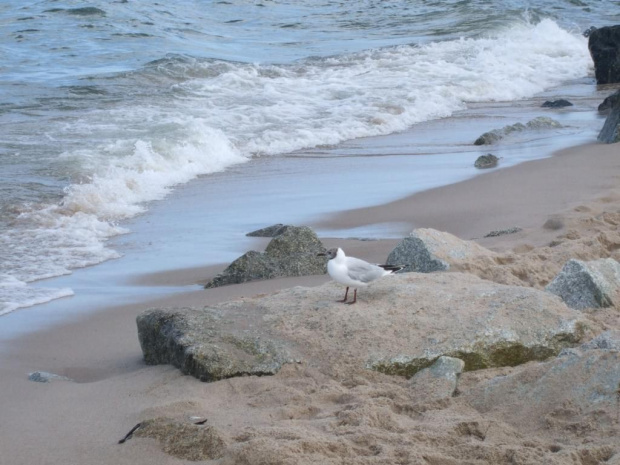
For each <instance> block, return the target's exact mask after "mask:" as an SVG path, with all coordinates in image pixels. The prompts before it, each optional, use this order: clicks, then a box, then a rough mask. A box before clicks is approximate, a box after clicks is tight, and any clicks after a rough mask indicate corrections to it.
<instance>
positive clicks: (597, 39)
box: [588, 25, 620, 84]
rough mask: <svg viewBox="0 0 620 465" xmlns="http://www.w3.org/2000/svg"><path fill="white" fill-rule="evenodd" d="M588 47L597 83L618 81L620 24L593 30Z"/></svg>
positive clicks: (619, 75)
mask: <svg viewBox="0 0 620 465" xmlns="http://www.w3.org/2000/svg"><path fill="white" fill-rule="evenodd" d="M588 48H589V49H590V55H591V56H592V61H594V74H595V76H596V83H597V84H611V83H614V82H620V25H617V26H607V27H601V28H598V29H595V30H593V31H592V32H591V33H590V37H589V39H588Z"/></svg>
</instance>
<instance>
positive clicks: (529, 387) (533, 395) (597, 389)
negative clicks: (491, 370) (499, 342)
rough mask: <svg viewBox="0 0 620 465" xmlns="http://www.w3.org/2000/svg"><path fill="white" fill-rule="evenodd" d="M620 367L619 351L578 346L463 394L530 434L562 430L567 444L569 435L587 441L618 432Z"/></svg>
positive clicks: (493, 414)
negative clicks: (588, 438)
mask: <svg viewBox="0 0 620 465" xmlns="http://www.w3.org/2000/svg"><path fill="white" fill-rule="evenodd" d="M619 366H620V352H618V351H617V350H601V349H589V350H588V349H579V350H578V349H573V350H570V351H566V352H564V353H563V354H562V355H561V356H560V357H557V358H554V359H551V360H550V361H547V362H544V363H532V364H528V365H525V366H523V367H519V368H517V369H516V370H515V371H514V372H513V373H512V374H509V375H508V376H499V377H496V378H493V379H491V380H489V381H486V382H483V383H481V384H480V385H478V386H476V387H475V388H474V389H472V390H471V391H469V392H467V393H466V395H465V396H464V397H465V399H466V400H467V401H468V403H469V404H470V405H472V406H473V407H474V408H476V409H477V410H478V411H479V412H481V413H483V414H490V415H492V416H493V417H495V418H497V419H500V420H502V421H505V422H506V423H509V424H511V425H513V426H515V427H516V428H518V429H522V430H527V431H529V432H530V433H535V432H536V431H544V434H545V435H548V434H549V432H550V431H552V432H553V431H554V430H555V431H558V432H559V435H560V436H561V437H562V438H563V439H564V440H565V441H566V442H567V443H570V436H568V435H570V434H573V435H575V437H578V438H579V440H580V441H583V442H586V441H584V439H585V438H587V436H588V435H593V436H595V437H597V438H600V437H601V436H606V435H611V436H609V437H617V421H618V419H617V417H618V386H619V385H620V370H619V369H618V367H619ZM567 436H568V437H567ZM592 463H602V461H601V462H592Z"/></svg>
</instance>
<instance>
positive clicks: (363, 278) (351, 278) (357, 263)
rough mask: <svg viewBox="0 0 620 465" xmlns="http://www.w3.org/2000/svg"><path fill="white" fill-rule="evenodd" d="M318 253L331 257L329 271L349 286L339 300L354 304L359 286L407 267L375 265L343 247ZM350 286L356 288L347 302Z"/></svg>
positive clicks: (334, 277) (335, 278)
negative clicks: (351, 298)
mask: <svg viewBox="0 0 620 465" xmlns="http://www.w3.org/2000/svg"><path fill="white" fill-rule="evenodd" d="M318 255H322V256H326V257H328V258H329V261H328V262H327V272H328V273H329V275H330V276H331V277H332V279H333V280H334V281H336V282H337V283H340V284H344V285H345V286H347V290H346V292H345V293H344V299H342V300H339V301H338V302H343V303H346V304H349V305H351V304H354V303H355V302H357V288H358V287H365V286H368V285H369V284H370V283H372V282H373V281H376V280H377V279H379V278H383V277H384V276H387V275H389V274H392V273H396V272H397V271H400V270H402V269H403V268H405V267H404V266H401V265H373V264H372V263H368V262H365V261H364V260H360V259H359V258H354V257H347V256H346V255H345V254H344V252H343V250H342V249H341V248H337V249H329V250H328V251H327V252H322V253H320V254H318ZM349 287H352V288H354V290H355V291H354V294H353V300H352V301H351V302H347V296H348V294H349Z"/></svg>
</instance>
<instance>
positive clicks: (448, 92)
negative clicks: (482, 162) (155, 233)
mask: <svg viewBox="0 0 620 465" xmlns="http://www.w3.org/2000/svg"><path fill="white" fill-rule="evenodd" d="M619 20H620V6H619V5H618V2H617V1H609V0H607V1H594V0H587V1H578V2H576V1H564V2H551V1H542V0H539V1H531V2H516V1H514V2H513V1H499V0H494V1H480V0H477V1H476V0H464V1H437V2H423V1H405V0H394V1H390V0H382V1H371V0H366V1H348V2H336V1H329V0H324V1H314V0H312V1H311V0H296V1H276V0H274V1H270V0H265V1H252V2H250V1H242V0H230V1H217V2H213V1H199V0H192V1H190V0H179V1H176V2H165V3H163V2H162V3H158V2H152V1H145V0H129V1H127V0H124V1H115V2H102V1H96V0H95V1H91V2H88V3H83V2H79V1H62V0H59V1H57V0H43V1H24V0H20V1H17V0H5V1H4V2H2V3H1V4H0V182H1V184H0V314H3V313H8V312H11V311H12V310H15V309H17V308H22V307H27V306H32V305H35V304H38V303H43V302H47V301H50V300H53V299H56V298H59V297H63V296H69V295H72V294H73V293H74V289H73V288H72V287H71V285H63V284H62V280H58V282H57V283H56V284H54V285H41V281H40V280H43V279H45V278H52V277H58V276H62V275H68V274H71V273H72V272H73V271H74V270H76V269H80V268H84V267H88V266H91V265H96V264H100V263H103V262H106V261H108V260H110V259H114V258H119V257H121V256H122V255H127V254H128V253H129V254H130V253H131V248H132V247H131V245H129V246H128V244H131V241H132V239H130V237H131V234H129V235H127V236H123V235H124V234H126V233H132V232H135V230H136V228H140V227H142V228H144V225H145V224H146V223H145V222H142V223H141V224H142V226H140V221H139V220H140V218H144V214H145V213H146V212H148V211H157V209H158V208H160V211H161V212H162V213H161V214H162V217H161V218H160V219H163V218H165V214H166V213H165V211H166V210H165V208H163V209H162V208H161V207H158V205H159V204H160V203H159V202H158V201H161V200H162V199H164V198H166V197H170V195H171V194H174V193H175V192H179V190H182V189H184V186H188V183H189V182H190V181H192V180H195V179H196V178H201V180H202V183H203V188H202V189H201V195H203V196H204V195H205V192H207V193H208V192H209V188H208V187H207V188H206V189H205V188H204V183H207V185H208V183H209V182H211V183H212V186H213V187H212V188H211V190H210V192H211V195H207V198H205V199H204V203H203V205H202V208H203V210H202V211H203V214H204V213H205V212H206V214H208V213H209V212H215V211H216V210H217V209H218V208H222V205H225V204H226V202H229V203H228V209H229V211H230V210H233V211H234V209H235V208H237V207H236V204H235V199H237V201H240V202H243V203H244V206H245V208H246V210H247V211H251V212H256V211H261V209H262V211H264V209H265V208H269V207H268V206H269V205H273V203H274V201H276V199H280V201H281V202H282V205H283V206H282V207H281V208H283V209H286V199H287V198H289V197H290V198H294V196H291V195H290V194H291V192H293V191H294V190H295V189H302V190H303V192H304V193H307V192H312V191H313V190H316V191H318V192H319V194H320V193H325V196H327V197H325V196H323V197H320V195H318V194H317V196H315V197H313V202H309V204H310V203H311V204H312V205H315V206H316V208H317V209H318V210H321V211H325V205H332V206H333V208H335V209H338V208H353V207H356V206H362V205H363V204H364V202H366V201H368V199H369V198H372V199H374V200H377V201H379V200H386V199H385V198H383V197H381V193H382V192H384V191H388V192H389V193H390V195H392V196H393V195H406V194H407V193H410V192H412V191H413V190H412V188H411V187H407V189H401V190H399V189H393V188H388V187H387V186H384V188H380V186H379V187H377V192H376V196H375V197H372V195H374V194H373V191H372V188H368V189H365V190H364V193H365V194H364V195H363V196H353V197H351V198H347V199H342V202H334V201H333V200H330V197H329V195H332V196H333V195H337V192H335V193H332V194H329V190H327V189H324V187H322V186H325V185H332V184H333V183H335V182H336V180H337V179H341V180H342V179H344V181H343V182H349V183H353V185H356V184H355V183H357V184H360V183H365V182H366V181H367V179H354V176H355V173H354V172H351V170H350V169H347V168H348V167H349V166H350V165H347V163H346V160H345V159H344V158H343V160H342V161H339V162H337V163H340V164H341V165H342V166H341V167H340V168H339V172H340V174H339V175H338V176H337V177H336V178H334V174H335V173H336V172H335V171H334V170H333V168H334V166H337V165H334V164H330V170H329V171H328V172H323V171H322V169H321V166H327V165H321V157H324V156H328V157H330V158H331V159H332V161H333V159H334V158H336V159H338V157H346V156H350V155H351V153H354V152H355V144H356V141H357V140H359V139H360V138H370V139H364V140H366V141H371V142H370V147H371V149H370V150H372V144H373V142H372V141H373V140H375V139H374V138H378V139H376V140H381V139H380V137H381V136H384V135H389V134H394V133H399V132H402V131H410V130H412V129H413V130H415V129H416V128H418V127H423V126H424V125H425V124H428V122H433V121H437V120H439V119H441V118H446V117H450V116H453V115H455V114H459V112H461V113H462V112H468V111H469V112H472V111H474V112H475V108H476V106H488V105H491V106H492V105H494V104H495V103H496V102H509V103H511V102H512V103H515V102H522V101H524V100H527V99H531V98H532V97H534V96H536V95H541V93H544V92H549V91H550V89H554V88H557V86H560V85H565V84H566V83H567V82H570V83H576V85H584V83H586V84H587V85H592V82H593V81H592V63H591V59H590V56H589V53H588V49H587V39H586V38H585V37H584V36H583V34H582V33H583V31H584V30H585V29H587V28H588V27H590V26H592V25H594V26H604V25H609V24H615V23H618V21H619ZM470 116H471V114H470ZM474 116H475V115H474ZM500 126H501V124H500ZM481 132H484V131H481ZM463 143H464V141H460V140H459V141H455V144H454V145H455V146H459V145H462V144H463ZM430 145H432V144H430ZM376 147H377V154H376V155H377V156H384V158H383V159H382V160H381V165H382V166H383V167H384V168H385V170H388V171H390V172H391V173H398V172H400V173H401V174H402V173H404V172H405V169H404V168H406V165H403V163H405V164H406V163H414V161H415V163H422V165H424V166H425V167H427V168H425V169H428V170H430V171H431V172H432V173H434V174H433V175H432V182H431V183H430V184H429V185H428V186H427V187H433V186H435V185H438V184H441V183H444V184H445V183H450V182H455V181H457V180H459V179H461V178H462V176H463V175H462V174H461V175H458V176H457V175H455V172H454V170H451V169H450V167H451V164H453V163H454V162H455V159H454V158H453V157H450V156H449V155H450V154H446V153H443V154H441V153H433V150H432V148H430V149H429V150H426V151H422V153H421V152H420V150H418V152H416V153H415V156H416V157H417V158H415V159H412V158H410V157H409V158H407V157H404V156H403V157H401V158H400V159H395V158H393V157H397V156H398V154H397V153H391V152H390V150H391V151H392V152H394V151H398V150H399V148H398V147H390V148H389V150H386V147H385V146H383V145H382V144H381V143H379V144H377V145H376ZM427 148H429V147H427ZM365 150H366V151H365V152H364V156H370V155H372V153H370V152H368V144H366V148H365ZM379 152H381V153H379ZM407 153H408V154H411V151H408V152H407ZM386 155H390V156H391V157H392V158H389V157H386ZM401 155H403V154H401ZM423 157H426V158H423ZM263 160H268V161H269V163H263V162H262V161H263ZM274 160H275V161H276V163H275V164H273V163H274ZM303 160H306V162H305V163H304V162H303ZM307 160H312V169H314V170H315V171H316V173H317V176H318V178H317V179H321V182H320V183H319V184H317V185H316V186H305V187H304V186H301V185H298V183H299V182H303V180H307V179H308V177H307V176H306V177H304V176H299V177H297V178H295V179H292V180H291V176H290V174H291V172H294V171H295V169H299V170H300V171H301V172H303V171H305V170H307V169H309V166H310V165H309V164H308V162H307ZM358 162H359V160H358ZM280 163H287V164H286V169H284V171H285V172H286V173H287V179H286V180H284V181H283V185H282V186H286V189H280V190H278V189H272V190H271V191H269V190H267V192H268V193H269V192H270V193H271V194H270V195H271V196H269V195H267V194H265V195H264V196H263V197H262V200H263V204H260V205H259V204H256V206H252V205H251V206H248V202H249V201H250V200H251V198H252V195H251V194H248V195H247V196H246V197H243V196H241V197H239V195H235V196H233V195H232V194H230V193H227V192H226V186H225V185H224V184H223V183H224V181H225V182H226V183H230V182H231V181H230V180H231V177H232V178H234V176H235V175H237V176H238V177H239V178H238V179H237V182H236V184H235V185H236V186H240V185H243V183H244V182H245V180H246V178H247V189H248V192H250V190H251V185H252V183H260V182H261V181H264V180H265V179H268V180H270V181H269V182H271V181H273V179H276V178H277V176H275V175H273V170H274V169H276V170H278V169H282V168H281V166H282V165H281V164H280ZM295 163H298V164H299V167H298V168H297V167H296V166H297V165H295ZM356 163H357V162H356ZM357 165H358V166H359V168H360V170H361V171H362V172H363V163H362V162H359V163H357ZM376 166H377V165H376V164H375V165H372V166H371V167H369V168H368V170H369V171H372V170H375V169H376ZM419 166H420V165H416V169H418V170H420V168H419ZM274 167H276V168H274ZM278 167H279V168H278ZM287 170H288V171H287ZM291 170H292V171H291ZM419 172H420V173H422V177H421V178H420V179H419V180H417V181H416V185H417V188H418V189H419V188H423V187H424V186H425V184H424V182H425V179H426V180H428V179H429V178H428V176H427V175H425V174H424V173H426V171H419ZM222 173H225V174H226V176H228V178H222ZM342 173H347V176H348V177H347V176H344V178H343V174H342ZM270 176H271V177H270ZM274 176H275V177H274ZM330 176H331V177H330ZM425 176H426V177H425ZM459 176H460V177H459ZM396 181H398V179H397V180H396ZM409 181H410V182H412V181H411V179H410V178H409ZM287 182H288V184H287ZM399 185H403V182H401V183H400V184H399ZM317 186H318V187H317ZM303 195H305V194H303ZM240 198H241V200H239V199H240ZM321 199H323V200H321ZM332 199H333V197H332ZM321 202H323V203H321ZM177 207H178V206H177ZM177 210H178V208H177ZM287 211H288V212H289V213H290V212H293V211H296V209H295V207H294V206H290V207H288V209H287ZM314 213H318V211H311V209H310V210H308V209H302V211H301V212H298V214H297V216H295V215H288V217H289V218H290V219H291V220H300V221H301V220H303V219H304V217H306V218H307V217H308V216H309V215H311V214H314ZM192 214H194V215H195V214H196V211H188V212H186V215H187V216H188V217H189V216H191V215H192ZM224 216H225V215H224ZM228 217H230V215H228ZM149 221H151V222H154V223H155V224H158V220H157V218H152V219H150V220H149ZM177 221H178V211H177ZM262 221H264V216H261V217H252V216H251V215H248V218H247V221H246V224H247V225H254V224H255V225H256V226H265V225H266V224H261V222H262ZM277 221H278V219H277V218H274V221H273V222H277ZM164 223H165V222H164V221H162V222H161V224H164ZM223 223H225V222H223ZM223 223H222V224H218V225H215V226H214V227H213V228H211V229H206V230H205V232H204V236H205V237H206V238H207V240H209V241H211V243H213V242H214V241H215V243H218V242H217V241H218V238H220V239H221V237H222V235H224V234H230V229H231V226H230V225H229V226H228V228H227V227H226V225H225V224H223ZM158 227H160V226H154V228H158ZM243 232H246V231H243ZM241 233H242V232H241V231H238V234H241ZM170 234H171V235H172V234H174V233H170ZM151 237H152V235H151ZM125 238H128V239H125ZM173 239H174V238H173V237H172V236H166V229H165V228H163V227H161V235H160V239H159V240H160V241H161V243H162V244H166V243H171V242H174V240H173ZM233 239H234V237H233ZM219 244H220V245H223V250H225V251H226V252H227V253H226V254H223V255H222V254H219V255H218V254H217V253H214V254H211V255H208V254H204V255H200V260H202V261H203V262H204V261H207V262H208V261H209V260H211V262H213V263H216V262H219V261H220V260H223V259H225V258H227V257H230V253H231V250H233V249H234V247H232V246H230V247H228V246H226V244H225V242H219ZM200 245H201V244H200ZM135 247H136V248H137V249H140V250H143V249H144V247H145V246H144V245H137V246H135ZM162 247H163V246H162ZM226 247H228V248H226ZM191 255H192V254H191V253H188V257H187V258H186V259H185V261H184V259H183V258H182V257H177V258H178V260H177V261H176V262H174V263H172V264H171V265H175V266H184V265H187V266H190V265H194V264H195V263H194V262H193V261H192V259H193V260H196V254H193V256H194V257H193V258H192V257H191ZM171 256H174V254H171ZM99 266H102V265H99ZM147 266H152V264H151V263H148V264H147V265H145V264H143V265H142V267H143V268H144V267H147ZM33 283H34V284H33Z"/></svg>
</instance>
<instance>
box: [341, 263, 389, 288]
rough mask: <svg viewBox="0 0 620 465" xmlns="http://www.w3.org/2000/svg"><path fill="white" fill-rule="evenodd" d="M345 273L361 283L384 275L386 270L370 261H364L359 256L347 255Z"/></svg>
mask: <svg viewBox="0 0 620 465" xmlns="http://www.w3.org/2000/svg"><path fill="white" fill-rule="evenodd" d="M347 273H348V275H349V278H351V279H354V280H355V281H361V282H363V283H370V282H372V281H374V280H375V279H379V278H381V277H382V276H385V274H386V271H385V270H384V269H383V268H381V267H379V266H377V265H373V264H372V263H368V262H365V261H364V260H360V259H359V258H354V257H347Z"/></svg>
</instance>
